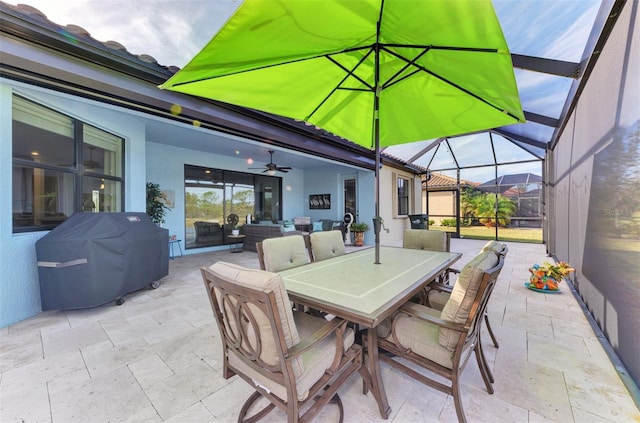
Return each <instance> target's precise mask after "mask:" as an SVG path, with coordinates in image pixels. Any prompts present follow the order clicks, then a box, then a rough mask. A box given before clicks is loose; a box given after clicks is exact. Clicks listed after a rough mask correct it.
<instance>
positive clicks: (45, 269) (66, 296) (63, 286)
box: [36, 212, 169, 310]
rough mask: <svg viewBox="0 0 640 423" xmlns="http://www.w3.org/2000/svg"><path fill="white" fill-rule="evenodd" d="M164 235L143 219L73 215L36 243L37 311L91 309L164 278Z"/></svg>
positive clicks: (139, 215)
mask: <svg viewBox="0 0 640 423" xmlns="http://www.w3.org/2000/svg"><path fill="white" fill-rule="evenodd" d="M168 240H169V232H168V230H167V229H162V228H159V227H158V226H157V225H155V224H154V223H153V222H152V221H151V219H149V217H148V216H147V215H146V214H145V213H89V212H83V213H75V214H73V215H72V216H71V217H70V218H69V219H67V220H66V221H65V222H64V223H62V224H61V225H60V226H58V227H56V228H55V229H53V230H52V231H51V232H49V233H48V234H47V235H45V236H44V237H42V238H41V239H40V240H38V241H37V242H36V255H37V258H38V274H39V277H40V298H41V300H42V310H59V309H63V310H64V309H75V308H88V307H96V306H99V305H102V304H105V303H107V302H109V301H113V300H116V302H117V303H118V304H121V303H122V302H123V296H124V295H126V294H128V293H130V292H133V291H137V290H139V289H141V288H143V287H145V286H150V285H152V286H153V287H156V286H157V284H158V282H159V281H160V279H162V278H163V277H165V276H166V275H168V274H169V244H168Z"/></svg>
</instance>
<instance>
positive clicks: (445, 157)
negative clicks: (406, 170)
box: [415, 142, 458, 170]
mask: <svg viewBox="0 0 640 423" xmlns="http://www.w3.org/2000/svg"><path fill="white" fill-rule="evenodd" d="M434 150H435V152H434V154H433V157H432V158H431V160H430V161H426V160H423V159H424V157H423V158H421V159H420V160H419V161H416V162H415V163H416V164H418V165H420V166H423V167H426V168H428V169H431V170H434V169H455V168H457V167H458V165H457V163H456V161H455V160H454V157H453V154H451V150H450V149H449V146H448V145H447V143H446V142H441V143H440V144H439V145H438V146H437V147H436V148H435V149H434Z"/></svg>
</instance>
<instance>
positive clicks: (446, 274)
mask: <svg viewBox="0 0 640 423" xmlns="http://www.w3.org/2000/svg"><path fill="white" fill-rule="evenodd" d="M451 273H453V274H454V275H457V274H459V273H460V270H459V269H456V268H453V267H449V268H448V269H447V270H445V271H444V272H442V273H441V274H440V276H439V277H438V279H439V280H440V283H441V284H443V285H449V275H450V274H451Z"/></svg>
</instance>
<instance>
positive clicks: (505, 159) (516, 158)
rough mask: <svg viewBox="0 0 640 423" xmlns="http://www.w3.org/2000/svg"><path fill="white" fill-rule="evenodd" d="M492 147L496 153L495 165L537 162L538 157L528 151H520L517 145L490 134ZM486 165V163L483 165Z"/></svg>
mask: <svg viewBox="0 0 640 423" xmlns="http://www.w3.org/2000/svg"><path fill="white" fill-rule="evenodd" d="M491 137H492V138H493V146H494V148H495V152H496V161H497V163H511V162H521V161H527V160H537V159H538V157H536V156H534V155H533V154H531V153H530V152H529V151H527V150H524V149H522V148H521V147H520V146H519V145H517V144H514V143H513V142H512V141H510V140H508V139H506V138H504V137H503V136H501V135H498V134H492V135H491ZM485 164H486V163H485Z"/></svg>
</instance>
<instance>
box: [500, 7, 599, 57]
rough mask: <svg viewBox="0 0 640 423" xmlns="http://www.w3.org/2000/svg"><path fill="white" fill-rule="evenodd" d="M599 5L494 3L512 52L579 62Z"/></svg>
mask: <svg viewBox="0 0 640 423" xmlns="http://www.w3.org/2000/svg"><path fill="white" fill-rule="evenodd" d="M600 3H601V1H600V0H580V1H513V0H493V6H494V8H495V11H496V15H497V16H498V19H499V20H500V25H501V26H502V31H503V33H504V36H505V38H506V40H507V44H508V45H509V50H510V51H511V53H516V54H523V55H528V56H537V57H546V58H549V59H557V60H564V61H569V62H580V61H581V59H582V53H583V51H584V48H585V46H586V44H587V40H588V38H589V33H590V30H591V28H592V27H593V24H594V21H595V18H596V15H597V13H598V10H599V8H600ZM609 7H610V6H609Z"/></svg>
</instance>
